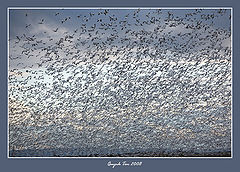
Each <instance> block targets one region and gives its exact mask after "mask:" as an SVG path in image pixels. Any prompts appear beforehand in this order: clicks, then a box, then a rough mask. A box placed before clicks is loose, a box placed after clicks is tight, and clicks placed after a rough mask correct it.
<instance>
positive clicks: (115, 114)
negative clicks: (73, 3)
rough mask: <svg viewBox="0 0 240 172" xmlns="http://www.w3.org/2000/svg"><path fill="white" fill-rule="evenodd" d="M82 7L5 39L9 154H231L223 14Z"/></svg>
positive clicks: (55, 14) (226, 31)
mask: <svg viewBox="0 0 240 172" xmlns="http://www.w3.org/2000/svg"><path fill="white" fill-rule="evenodd" d="M55 11H56V10H55ZM66 11H69V10H66ZM83 11H84V10H79V13H80V14H79V15H76V16H73V15H69V16H66V15H65V10H58V11H57V12H53V13H52V18H54V21H55V22H57V24H56V25H55V26H56V27H55V26H53V27H52V28H51V29H48V30H46V29H45V30H44V29H43V30H40V32H36V33H34V32H33V31H32V30H31V29H33V28H44V27H45V28H46V27H47V26H48V25H47V22H48V18H40V19H39V20H37V21H36V23H26V24H25V25H24V26H25V28H24V29H23V30H22V32H23V33H22V35H14V36H11V35H10V40H9V46H10V54H9V65H10V67H9V82H8V83H9V84H8V87H9V92H8V94H9V102H8V105H9V148H10V156H110V155H116V154H117V155H123V154H124V153H129V152H130V153H136V152H149V151H156V152H157V151H162V150H164V151H167V152H174V151H180V152H193V154H196V153H203V152H216V151H219V152H221V151H230V149H231V88H232V85H231V81H232V78H231V29H230V28H231V27H230V26H231V25H230V24H231V18H230V13H229V10H227V9H213V10H207V9H196V10H194V9H191V10H169V9H149V10H147V9H132V10H114V9H98V10H97V9H96V10H88V12H86V11H85V12H83ZM183 12H186V13H185V14H183ZM31 13H34V10H29V11H28V12H27V13H25V14H24V15H23V16H24V17H25V18H29V17H31ZM123 14H124V15H123ZM226 18H227V20H228V24H227V25H226V26H221V25H217V24H216V21H218V20H221V19H226ZM26 21H28V20H26ZM76 22H77V23H76ZM36 25H37V26H36ZM42 26H44V27H42ZM32 33H34V34H32ZM46 152H47V153H46Z"/></svg>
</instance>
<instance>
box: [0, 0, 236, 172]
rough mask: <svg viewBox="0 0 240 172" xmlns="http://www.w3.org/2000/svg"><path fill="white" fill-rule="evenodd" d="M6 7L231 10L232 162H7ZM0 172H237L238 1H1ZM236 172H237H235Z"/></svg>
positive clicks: (14, 160) (195, 160)
mask: <svg viewBox="0 0 240 172" xmlns="http://www.w3.org/2000/svg"><path fill="white" fill-rule="evenodd" d="M8 7H233V59H232V60H233V61H232V64H233V75H232V76H233V151H234V152H233V158H232V159H221V158H219V159H194V158H193V159H172V158H170V159H151V158H150V159H121V161H122V160H123V161H124V160H126V161H142V162H143V165H142V166H141V167H116V168H114V169H112V168H110V167H108V166H107V162H108V161H112V162H118V161H119V159H108V158H105V159H8V158H7V134H6V133H7V8H8ZM0 17H1V20H0V21H1V26H0V41H1V43H0V50H1V51H0V52H1V57H0V72H1V75H0V83H1V84H0V88H1V89H0V97H1V103H0V108H1V111H0V127H1V130H0V135H1V139H0V157H1V158H0V164H1V166H0V168H1V171H5V172H9V171H18V172H28V171H29V172H30V171H31V172H32V171H34V172H38V171H41V172H42V171H58V172H61V171H64V172H65V171H74V172H75V171H76V172H78V171H98V170H99V171H113V170H114V171H116V170H117V171H123V170H124V171H140V172H141V171H147V170H148V171H155V170H157V171H163V172H165V171H184V172H188V171H194V172H197V171H201V172H202V171H218V172H221V171H224V172H225V171H229V172H231V171H233V172H235V171H237V170H236V169H237V168H238V167H239V164H238V163H239V162H240V161H239V160H240V156H239V153H240V149H239V147H238V145H240V141H239V131H240V125H239V124H238V122H240V121H239V115H240V106H237V105H238V103H239V102H240V101H239V100H240V90H239V85H240V80H239V77H238V75H237V74H240V71H239V70H240V68H239V67H238V66H239V65H240V60H239V59H240V51H239V48H240V35H239V33H238V30H240V23H239V18H240V1H238V0H201V1H194V0H184V1H179V0H167V1H162V0H161V1H159V0H158V1H157V0H148V1H146V0H145V1H144V0H132V1H129V0H121V1H120V0H119V1H116V2H115V1H113V0H102V1H97V0H88V1H85V2H81V1H80V2H79V1H77V0H68V1H67V0H62V1H59V0H42V1H38V2H37V1H31V0H21V1H17V0H8V1H4V0H1V6H0ZM238 169H239V168H238Z"/></svg>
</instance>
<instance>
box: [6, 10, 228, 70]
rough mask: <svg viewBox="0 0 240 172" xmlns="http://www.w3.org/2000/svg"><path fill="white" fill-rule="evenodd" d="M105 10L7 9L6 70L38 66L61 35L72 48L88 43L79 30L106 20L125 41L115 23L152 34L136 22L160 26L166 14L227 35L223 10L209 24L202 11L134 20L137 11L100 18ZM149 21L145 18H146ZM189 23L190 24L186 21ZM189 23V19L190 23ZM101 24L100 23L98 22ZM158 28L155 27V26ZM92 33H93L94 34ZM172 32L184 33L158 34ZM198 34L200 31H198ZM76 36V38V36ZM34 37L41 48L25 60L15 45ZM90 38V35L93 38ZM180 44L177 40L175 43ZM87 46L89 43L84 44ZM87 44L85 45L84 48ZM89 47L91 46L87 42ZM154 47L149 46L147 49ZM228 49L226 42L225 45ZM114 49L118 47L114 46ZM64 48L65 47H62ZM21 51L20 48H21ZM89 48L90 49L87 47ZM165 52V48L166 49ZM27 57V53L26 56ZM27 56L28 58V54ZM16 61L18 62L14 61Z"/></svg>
mask: <svg viewBox="0 0 240 172" xmlns="http://www.w3.org/2000/svg"><path fill="white" fill-rule="evenodd" d="M104 11H105V9H10V11H9V38H10V56H11V57H12V58H13V59H14V60H10V68H21V66H26V65H27V66H31V65H32V64H33V63H36V62H38V60H39V58H38V57H36V56H37V54H38V55H39V56H41V55H43V54H41V52H40V51H41V48H43V47H45V48H46V47H47V46H50V45H53V44H54V43H56V42H57V41H59V40H60V39H61V38H64V36H65V35H67V34H68V35H71V34H74V33H76V34H75V36H74V38H73V42H72V45H74V44H76V43H77V42H78V41H84V40H85V39H88V38H89V37H88V36H89V35H88V32H85V33H84V34H81V31H83V30H81V27H82V26H83V25H84V27H85V26H86V27H85V28H86V29H91V27H96V28H97V29H98V28H100V27H101V24H102V23H106V24H107V23H109V24H110V23H111V22H110V20H109V18H110V17H112V18H117V22H116V27H115V28H116V32H117V35H118V37H119V38H120V39H121V38H125V37H126V34H125V31H126V30H127V29H126V30H124V31H121V29H120V25H121V24H120V23H119V21H124V20H126V21H127V23H128V24H129V25H130V29H131V30H135V31H138V30H141V29H143V30H145V31H151V32H153V31H154V28H156V26H157V24H155V23H154V24H150V25H143V26H142V27H141V26H139V25H138V26H136V25H135V24H137V22H136V21H137V20H138V21H139V22H144V21H149V20H151V19H152V18H153V17H154V18H155V19H160V25H161V22H162V25H164V20H166V19H167V18H168V13H172V14H173V15H174V17H176V18H183V21H184V22H186V23H189V24H191V23H194V22H195V21H201V22H202V23H206V24H209V25H210V26H211V27H212V28H213V29H223V30H225V31H227V32H230V30H229V29H230V26H231V25H230V20H229V16H230V12H231V11H230V10H226V11H225V13H224V15H222V16H220V15H219V16H220V17H215V18H213V19H211V22H213V23H210V22H209V21H208V20H204V19H203V18H202V19H201V17H202V15H204V16H207V15H211V14H213V13H215V14H217V13H218V11H217V10H214V9H205V10H204V11H203V12H202V13H201V15H195V16H190V15H189V16H187V17H186V14H188V13H193V12H195V9H163V10H162V11H161V12H159V13H158V11H157V10H156V9H141V10H140V11H139V13H138V14H137V17H136V16H135V18H134V13H135V12H136V11H138V9H110V10H109V11H108V13H107V14H104ZM148 15H149V16H150V17H147V16H148ZM187 19H190V20H187ZM191 19H193V20H192V21H191ZM100 20H101V21H100ZM158 24H159V23H158ZM104 27H105V26H104ZM97 29H95V31H96V30H97ZM171 30H173V32H172V33H171V34H172V35H174V34H175V35H176V34H178V33H184V32H187V30H186V29H185V28H183V27H182V26H179V27H175V28H173V27H172V28H170V27H169V28H168V26H167V27H166V28H165V30H164V31H163V32H162V33H164V32H165V33H167V32H168V31H171ZM98 31H99V32H98V33H97V32H96V33H95V36H97V37H99V38H100V39H101V38H102V39H105V38H107V37H108V36H110V34H112V33H113V31H112V30H107V31H104V30H103V32H105V33H104V35H101V34H99V33H100V32H101V31H102V30H100V29H98ZM199 32H201V30H199ZM78 33H79V34H80V35H79V37H78V36H76V35H77V34H78ZM24 36H25V37H32V36H33V37H34V38H36V39H35V40H36V41H41V40H42V41H43V42H46V44H45V45H43V46H35V50H36V51H34V52H32V55H31V56H30V58H29V57H28V58H26V55H24V53H23V51H24V48H27V45H26V44H24V43H26V42H24V41H22V40H23V39H21V41H22V42H21V41H20V42H19V43H18V44H16V42H17V41H18V38H21V37H24ZM93 36H94V34H93ZM180 41H181V40H179V43H181V42H180ZM14 42H15V43H14ZM88 43H89V42H88ZM88 43H87V44H86V45H88ZM90 43H91V42H90ZM154 43H156V42H152V43H150V44H149V46H150V47H151V46H152V45H153V44H154ZM227 44H228V45H229V42H228V43H227ZM116 45H118V44H116ZM65 46H68V45H65ZM23 47H24V48H23ZM78 48H79V51H84V50H86V48H85V47H84V46H82V47H81V46H79V47H78ZM90 48H91V47H90ZM167 48H168V47H167ZM30 54H31V53H30ZM28 55H29V54H28ZM59 55H60V56H65V55H66V54H65V53H64V52H62V53H60V52H59ZM18 57H20V58H18ZM19 63H23V64H22V65H21V64H20V65H17V64H19Z"/></svg>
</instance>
